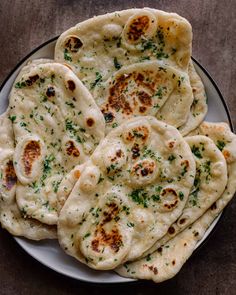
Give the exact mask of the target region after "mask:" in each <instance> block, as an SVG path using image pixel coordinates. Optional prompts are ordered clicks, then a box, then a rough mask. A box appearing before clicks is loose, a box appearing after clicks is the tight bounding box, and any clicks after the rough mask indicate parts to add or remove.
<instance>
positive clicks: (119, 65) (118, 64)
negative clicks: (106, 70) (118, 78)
mask: <svg viewBox="0 0 236 295" xmlns="http://www.w3.org/2000/svg"><path fill="white" fill-rule="evenodd" d="M114 67H115V68H116V69H117V70H119V69H120V68H121V67H122V65H121V64H120V63H119V62H118V60H117V57H114Z"/></svg>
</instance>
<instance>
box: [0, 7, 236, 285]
mask: <svg viewBox="0 0 236 295" xmlns="http://www.w3.org/2000/svg"><path fill="white" fill-rule="evenodd" d="M191 48H192V29H191V25H190V24H189V23H188V21H187V20H186V19H184V18H182V17H180V16H179V15H177V14H175V13H166V12H163V11H160V10H155V9H150V8H144V9H129V10H125V11H120V12H114V13H110V14H106V15H102V16H98V17H94V18H92V19H89V20H87V21H85V22H82V23H79V24H77V25H76V26H75V27H73V28H71V29H69V30H67V31H66V32H64V33H63V34H62V35H61V36H60V37H59V39H58V40H57V43H56V47H55V58H54V60H48V59H40V60H34V61H31V62H29V63H28V64H27V65H26V66H24V67H23V68H22V69H21V71H20V73H19V75H18V77H17V78H16V81H15V82H14V84H13V86H12V90H11V93H10V95H9V107H8V110H7V111H6V113H4V114H2V115H1V117H0V197H1V198H0V221H1V225H2V227H3V228H5V229H7V230H8V231H9V232H10V233H11V234H13V235H15V236H23V237H26V238H28V239H32V240H41V239H55V238H58V240H59V244H60V246H61V247H62V249H63V250H64V251H65V252H66V253H67V254H69V255H71V256H73V257H75V258H76V259H77V260H78V261H80V262H82V263H84V264H87V265H88V266H89V267H91V268H93V269H97V270H115V271H116V272H117V273H118V274H120V275H121V276H125V277H130V278H138V279H152V280H153V281H155V282H161V281H164V280H167V279H169V278H171V277H173V276H174V275H175V274H176V273H177V272H178V271H179V270H180V269H181V267H182V265H183V264H184V263H185V261H186V260H187V259H188V258H189V257H190V256H191V254H192V253H193V251H194V249H195V247H196V244H197V243H198V241H199V240H201V239H202V237H203V236H204V234H205V232H206V231H207V229H208V228H209V226H210V225H211V223H212V222H213V221H214V220H215V218H216V217H217V216H218V215H219V213H220V212H221V211H222V210H223V209H224V207H225V206H226V205H227V203H228V202H229V201H230V200H231V198H232V197H233V195H234V193H235V190H236V167H235V166H236V135H235V134H233V133H232V132H231V130H230V128H229V126H228V125H227V124H226V123H210V122H203V120H204V117H205V115H206V113H207V99H206V94H205V90H204V85H203V83H202V81H201V79H200V77H199V75H198V74H197V72H196V70H195V68H194V65H193V63H192V61H191ZM78 267H79V264H78Z"/></svg>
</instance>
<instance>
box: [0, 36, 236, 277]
mask: <svg viewBox="0 0 236 295" xmlns="http://www.w3.org/2000/svg"><path fill="white" fill-rule="evenodd" d="M55 43H56V38H54V39H53V40H49V41H48V42H46V43H44V44H42V45H41V46H40V47H38V48H36V49H35V50H34V51H33V52H32V53H30V54H29V55H28V56H26V57H25V58H24V59H23V60H22V61H21V62H20V63H19V64H18V65H17V66H16V68H15V69H14V70H13V71H12V72H11V74H10V75H9V76H8V77H7V79H6V80H5V82H4V83H3V85H2V86H1V88H0V114H1V113H3V112H4V111H5V110H6V109H7V106H8V94H9V92H10V89H11V87H12V84H13V82H14V80H15V78H16V76H17V74H18V72H19V71H20V69H21V68H22V67H23V66H24V65H25V64H26V63H27V62H28V60H32V59H36V58H53V55H54V46H55ZM193 61H194V65H195V67H196V70H197V72H198V74H199V75H200V77H201V78H202V81H203V83H204V85H205V89H206V93H207V97H208V106H209V110H208V114H207V116H206V120H207V121H211V122H227V123H229V124H230V125H231V121H230V117H229V113H228V110H227V107H226V104H225V102H224V100H223V98H222V95H221V94H220V92H219V90H218V88H217V86H216V84H215V83H214V81H213V80H212V78H211V77H210V75H209V74H208V73H207V72H206V70H205V69H204V68H203V67H202V66H201V65H200V64H199V63H198V62H197V61H195V60H193ZM231 127H232V125H231ZM219 218H220V216H219V217H218V218H217V219H216V220H215V221H214V222H213V224H212V225H211V226H210V228H209V229H208V230H207V232H206V234H205V235H204V237H203V239H202V240H201V241H199V242H198V244H197V245H196V248H198V247H199V246H200V244H202V243H203V241H204V240H205V239H206V238H207V237H208V236H209V234H210V233H211V232H212V230H213V229H214V227H215V226H216V224H217V222H218V221H219ZM15 240H16V241H17V243H18V244H19V245H20V246H21V247H22V248H23V249H24V250H25V251H26V252H27V253H28V254H30V255H31V256H32V257H34V258H35V259H37V260H38V261H39V262H41V263H42V264H44V265H46V266H47V267H49V268H51V269H53V270H55V271H57V272H59V273H61V274H64V275H66V276H69V277H72V278H75V279H78V280H82V281H87V282H94V283H125V282H131V281H134V280H132V279H126V278H122V277H120V276H119V275H117V274H116V273H115V272H113V271H95V270H92V269H90V268H88V267H87V266H86V265H83V264H81V263H79V262H78V261H76V260H75V259H74V258H72V257H70V256H68V255H66V254H65V253H64V252H63V251H62V250H61V248H60V247H59V244H58V242H57V241H56V240H55V241H52V240H46V241H40V242H34V241H30V240H26V239H24V238H15Z"/></svg>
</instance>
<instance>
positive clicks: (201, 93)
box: [178, 60, 208, 135]
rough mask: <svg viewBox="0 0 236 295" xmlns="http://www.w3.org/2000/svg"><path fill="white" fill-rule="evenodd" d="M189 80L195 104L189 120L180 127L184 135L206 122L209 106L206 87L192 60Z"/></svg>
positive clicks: (189, 68)
mask: <svg viewBox="0 0 236 295" xmlns="http://www.w3.org/2000/svg"><path fill="white" fill-rule="evenodd" d="M188 74H189V79H190V83H191V87H192V91H193V97H194V100H193V103H192V105H191V108H190V112H189V114H188V119H187V121H186V122H185V123H184V125H182V126H181V127H179V128H178V129H179V131H180V133H181V134H182V135H186V134H188V133H189V132H190V131H192V130H194V129H195V128H197V127H198V126H199V125H200V123H201V122H202V121H203V120H204V118H205V116H206V114H207V110H208V106H207V96H206V92H205V89H204V85H203V83H202V80H201V78H200V76H199V75H198V73H197V72H196V70H195V68H194V65H193V62H192V60H190V63H189V67H188Z"/></svg>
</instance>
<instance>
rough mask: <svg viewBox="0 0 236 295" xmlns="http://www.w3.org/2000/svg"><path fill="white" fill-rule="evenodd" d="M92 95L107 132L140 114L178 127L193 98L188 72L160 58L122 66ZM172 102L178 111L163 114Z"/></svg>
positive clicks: (98, 86)
mask: <svg viewBox="0 0 236 295" xmlns="http://www.w3.org/2000/svg"><path fill="white" fill-rule="evenodd" d="M93 95H94V98H95V101H96V103H97V105H98V106H99V108H100V110H101V111H102V113H103V115H104V118H105V121H106V133H108V132H109V131H110V130H111V129H112V128H114V127H116V126H119V125H120V124H121V123H123V122H124V121H125V120H127V119H128V118H132V117H133V116H137V115H152V116H157V117H159V118H160V119H161V120H163V121H165V122H166V123H172V125H173V126H175V127H179V126H180V125H182V124H183V123H184V122H185V121H186V119H187V116H188V113H189V109H190V106H191V103H192V101H193V95H192V89H191V86H190V82H189V78H188V75H187V74H186V73H184V72H183V71H179V70H176V69H175V68H173V67H170V66H168V65H165V64H164V63H163V62H161V61H148V62H142V63H137V64H133V65H130V66H127V67H122V68H121V69H120V70H119V71H117V72H115V74H114V75H113V76H112V77H111V78H110V79H108V80H107V81H106V82H105V83H99V85H97V86H96V87H95V91H94V93H93ZM169 101H171V106H172V107H173V108H175V110H174V111H173V112H171V113H170V115H165V116H164V112H163V111H162V106H163V105H164V106H163V108H164V109H166V104H168V105H169ZM159 113H160V114H161V115H159ZM175 114H178V115H175ZM167 117H168V118H167Z"/></svg>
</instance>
